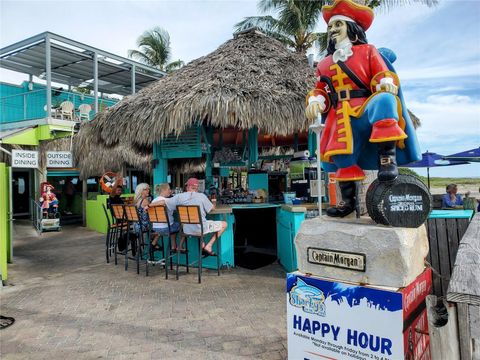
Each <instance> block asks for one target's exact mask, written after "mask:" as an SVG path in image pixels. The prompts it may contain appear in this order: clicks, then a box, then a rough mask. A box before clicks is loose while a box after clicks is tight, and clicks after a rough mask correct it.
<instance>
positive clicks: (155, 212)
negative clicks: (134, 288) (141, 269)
mask: <svg viewBox="0 0 480 360" xmlns="http://www.w3.org/2000/svg"><path fill="white" fill-rule="evenodd" d="M147 214H148V220H149V221H150V223H151V224H152V223H158V224H166V225H167V227H166V228H165V229H166V230H168V234H167V235H163V234H160V238H161V239H162V256H163V259H162V260H163V261H164V264H165V279H168V261H169V260H170V268H171V269H172V256H173V255H171V254H170V248H171V244H170V235H171V234H176V232H172V230H171V228H170V222H169V220H168V212H167V207H166V206H165V205H155V206H151V207H149V208H148V212H147ZM152 232H153V230H152V227H150V238H149V240H150V241H149V242H148V254H149V258H147V260H146V262H145V266H146V267H145V272H146V276H148V265H149V264H150V263H152V264H157V263H159V261H155V260H152V257H153V248H152ZM177 232H178V231H177ZM165 236H167V241H165V238H164V237H165ZM165 243H166V244H165ZM160 261H161V260H160Z"/></svg>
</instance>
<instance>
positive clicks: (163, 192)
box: [150, 183, 185, 252]
mask: <svg viewBox="0 0 480 360" xmlns="http://www.w3.org/2000/svg"><path fill="white" fill-rule="evenodd" d="M155 193H156V194H157V197H156V198H155V199H153V201H152V203H151V204H150V206H155V205H162V204H163V203H164V201H165V200H166V199H168V198H169V197H170V196H172V190H171V189H170V185H169V184H168V183H163V184H160V185H157V186H155ZM160 201H162V204H160ZM166 206H167V214H168V221H169V223H170V246H171V248H170V249H171V251H172V252H176V251H177V235H176V234H177V233H178V231H179V230H180V223H178V222H176V221H175V219H174V218H173V211H174V210H175V209H174V208H173V209H172V208H170V207H168V203H166ZM152 227H153V231H155V232H156V233H158V234H159V235H168V225H167V224H159V223H153V224H152ZM184 242H185V238H183V237H182V239H181V240H180V245H179V246H180V247H179V248H178V251H180V252H184V251H185V249H184V248H183V244H184Z"/></svg>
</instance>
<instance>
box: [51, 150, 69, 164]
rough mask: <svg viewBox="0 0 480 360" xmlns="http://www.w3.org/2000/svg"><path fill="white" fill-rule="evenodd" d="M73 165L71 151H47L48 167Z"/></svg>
mask: <svg viewBox="0 0 480 360" xmlns="http://www.w3.org/2000/svg"><path fill="white" fill-rule="evenodd" d="M71 167H73V161H72V153H71V152H70V151H47V168H71Z"/></svg>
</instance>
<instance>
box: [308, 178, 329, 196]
mask: <svg viewBox="0 0 480 360" xmlns="http://www.w3.org/2000/svg"><path fill="white" fill-rule="evenodd" d="M320 186H321V187H322V194H323V193H324V191H323V188H324V186H325V184H324V183H323V180H322V181H321V185H320ZM310 196H311V197H318V180H310Z"/></svg>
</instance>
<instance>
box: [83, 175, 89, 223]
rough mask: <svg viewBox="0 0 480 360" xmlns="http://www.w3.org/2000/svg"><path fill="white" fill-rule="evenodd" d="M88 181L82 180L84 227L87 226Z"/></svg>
mask: <svg viewBox="0 0 480 360" xmlns="http://www.w3.org/2000/svg"><path fill="white" fill-rule="evenodd" d="M87 198H88V187H87V179H83V180H82V226H87Z"/></svg>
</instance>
